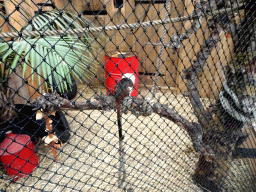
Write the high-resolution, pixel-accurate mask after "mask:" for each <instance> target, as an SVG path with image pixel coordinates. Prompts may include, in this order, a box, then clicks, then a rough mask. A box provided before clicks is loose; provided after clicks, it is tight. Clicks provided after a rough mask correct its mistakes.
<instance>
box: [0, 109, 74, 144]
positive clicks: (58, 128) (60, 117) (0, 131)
mask: <svg viewBox="0 0 256 192" xmlns="http://www.w3.org/2000/svg"><path fill="white" fill-rule="evenodd" d="M15 109H16V112H17V115H16V116H15V117H14V118H13V119H12V120H9V121H6V122H4V123H1V124H0V142H2V141H3V139H4V138H5V133H6V132H7V131H10V130H11V131H12V132H13V133H15V134H27V135H29V136H30V137H31V140H32V141H33V142H34V143H37V142H38V140H39V138H43V137H44V136H46V135H48V133H47V132H46V131H45V127H46V122H45V119H41V120H36V113H37V111H36V110H32V109H33V108H32V107H31V106H28V105H22V104H17V105H15ZM50 118H51V119H52V121H53V123H52V125H53V130H52V132H53V133H55V134H56V136H57V137H58V138H59V139H60V140H61V141H62V142H63V143H65V142H67V141H68V139H69V137H70V133H69V125H68V122H67V120H66V117H65V115H64V114H63V113H62V112H60V111H57V112H56V115H55V116H50Z"/></svg>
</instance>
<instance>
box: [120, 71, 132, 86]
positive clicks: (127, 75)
mask: <svg viewBox="0 0 256 192" xmlns="http://www.w3.org/2000/svg"><path fill="white" fill-rule="evenodd" d="M124 78H127V79H130V80H131V81H132V83H133V85H134V84H135V76H134V74H133V73H125V74H124V75H123V77H122V79H124Z"/></svg>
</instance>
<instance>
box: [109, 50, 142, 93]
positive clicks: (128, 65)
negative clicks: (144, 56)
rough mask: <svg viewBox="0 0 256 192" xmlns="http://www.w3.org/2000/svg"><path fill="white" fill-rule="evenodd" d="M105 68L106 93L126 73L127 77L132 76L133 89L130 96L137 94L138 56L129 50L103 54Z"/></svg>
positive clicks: (112, 89) (111, 89) (113, 88)
mask: <svg viewBox="0 0 256 192" xmlns="http://www.w3.org/2000/svg"><path fill="white" fill-rule="evenodd" d="M105 70H106V87H107V93H108V95H109V93H110V92H111V93H113V94H114V90H115V86H116V84H117V83H118V82H119V81H120V80H121V79H122V77H123V76H124V75H125V74H126V76H127V77H130V76H133V79H134V89H133V90H132V92H131V96H134V97H137V95H138V85H139V84H138V81H139V76H138V71H139V61H138V57H137V56H135V55H134V54H133V53H131V52H122V53H113V54H110V55H106V56H105Z"/></svg>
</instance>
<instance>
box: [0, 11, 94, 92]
mask: <svg viewBox="0 0 256 192" xmlns="http://www.w3.org/2000/svg"><path fill="white" fill-rule="evenodd" d="M31 21H32V22H31V24H29V25H27V26H26V27H25V28H23V30H24V31H40V33H42V34H44V32H45V31H48V30H50V31H56V30H64V31H65V30H68V29H78V28H84V27H86V26H89V25H91V24H90V22H89V21H87V20H85V18H79V17H76V16H74V15H73V14H72V13H70V12H67V11H65V12H63V13H61V14H60V13H59V12H58V11H56V10H53V11H51V12H44V13H42V14H40V15H37V16H35V17H33V18H32V20H31ZM97 49H98V47H97V45H95V43H94V38H93V36H92V35H91V34H89V33H86V32H84V33H83V34H74V35H67V34H65V33H64V34H58V35H56V36H45V37H28V38H19V39H18V40H17V39H15V40H12V41H9V42H0V57H1V58H2V61H4V62H5V63H6V64H7V66H8V71H9V74H10V73H11V72H12V71H13V70H14V69H15V68H16V67H17V66H22V67H23V77H24V74H25V72H26V71H28V70H29V69H30V68H29V67H28V66H30V67H31V69H30V70H31V71H29V72H30V73H31V77H32V81H34V79H35V78H34V76H35V74H39V75H41V76H42V77H43V79H45V81H44V82H41V78H37V79H38V83H39V85H41V84H43V83H46V84H47V86H48V87H49V88H51V90H53V87H52V85H53V76H54V79H55V80H56V83H57V86H58V89H59V90H60V91H61V92H64V91H65V90H67V89H68V87H67V84H72V81H71V73H72V74H74V75H75V76H76V77H77V78H78V79H79V80H81V81H87V80H88V79H90V78H91V77H92V76H93V75H94V73H95V72H96V70H97V65H98V63H97V61H96V60H95V59H94V55H95V51H96V50H97Z"/></svg>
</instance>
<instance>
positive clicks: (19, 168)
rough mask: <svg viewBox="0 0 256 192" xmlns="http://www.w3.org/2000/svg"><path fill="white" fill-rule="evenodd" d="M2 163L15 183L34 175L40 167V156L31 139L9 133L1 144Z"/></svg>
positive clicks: (0, 156) (0, 159)
mask: <svg viewBox="0 0 256 192" xmlns="http://www.w3.org/2000/svg"><path fill="white" fill-rule="evenodd" d="M0 161H1V162H2V164H3V166H4V168H5V170H6V172H7V174H8V175H10V176H11V177H13V179H14V182H15V181H17V179H18V178H20V177H24V176H26V175H29V174H30V173H32V171H33V170H34V169H35V167H36V166H37V165H38V156H37V154H36V153H35V151H34V144H33V142H32V141H31V139H30V137H29V136H28V135H24V134H14V133H12V132H9V133H8V134H7V136H6V138H5V139H4V140H3V142H2V143H1V144H0Z"/></svg>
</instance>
